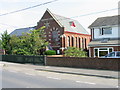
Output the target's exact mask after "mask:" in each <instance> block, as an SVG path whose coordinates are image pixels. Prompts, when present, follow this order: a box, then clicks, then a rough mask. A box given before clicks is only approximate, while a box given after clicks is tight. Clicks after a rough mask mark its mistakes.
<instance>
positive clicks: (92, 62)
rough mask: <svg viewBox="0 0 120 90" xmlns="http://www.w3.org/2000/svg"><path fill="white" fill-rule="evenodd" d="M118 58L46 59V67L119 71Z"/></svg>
mask: <svg viewBox="0 0 120 90" xmlns="http://www.w3.org/2000/svg"><path fill="white" fill-rule="evenodd" d="M119 63H120V59H118V58H78V57H46V65H47V66H60V67H73V68H89V69H102V70H115V71H120V69H119V68H120V64H119Z"/></svg>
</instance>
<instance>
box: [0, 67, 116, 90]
mask: <svg viewBox="0 0 120 90" xmlns="http://www.w3.org/2000/svg"><path fill="white" fill-rule="evenodd" d="M0 70H2V74H0V75H2V78H0V79H2V88H117V84H116V83H114V81H115V79H105V78H100V77H89V76H81V75H72V74H69V75H68V74H58V73H54V72H44V71H40V72H39V73H29V72H19V71H15V70H7V69H0ZM0 77H1V76H0Z"/></svg>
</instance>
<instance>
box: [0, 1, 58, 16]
mask: <svg viewBox="0 0 120 90" xmlns="http://www.w3.org/2000/svg"><path fill="white" fill-rule="evenodd" d="M55 1H58V0H52V1H48V2H45V3H41V4H38V5H34V6H30V7H27V8H23V9H20V10H16V11H12V12H8V13H4V14H0V16H5V15H9V14H13V13H17V12H21V11H25V10H28V9H31V8H35V7H39V6H42V5H46V4H49V3H53V2H55Z"/></svg>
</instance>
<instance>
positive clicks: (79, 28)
mask: <svg viewBox="0 0 120 90" xmlns="http://www.w3.org/2000/svg"><path fill="white" fill-rule="evenodd" d="M47 11H48V12H49V13H50V14H51V16H53V18H54V19H55V20H56V21H57V22H58V23H59V24H60V25H61V26H62V27H64V28H65V31H69V32H75V33H81V34H89V33H88V32H87V31H86V30H85V29H84V28H83V26H82V25H81V24H80V23H79V22H78V21H77V20H73V19H71V18H66V17H64V16H60V15H56V14H53V13H51V11H50V10H49V9H47ZM71 21H73V22H74V23H75V26H76V27H74V28H73V27H71V26H70V22H71Z"/></svg>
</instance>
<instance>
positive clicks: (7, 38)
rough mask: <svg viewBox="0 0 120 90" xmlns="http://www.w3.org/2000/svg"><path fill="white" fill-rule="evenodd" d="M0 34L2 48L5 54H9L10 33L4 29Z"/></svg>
mask: <svg viewBox="0 0 120 90" xmlns="http://www.w3.org/2000/svg"><path fill="white" fill-rule="evenodd" d="M1 36H2V48H3V49H4V50H5V54H10V53H11V46H10V35H9V34H8V32H7V30H6V31H5V32H4V33H3V34H1Z"/></svg>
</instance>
